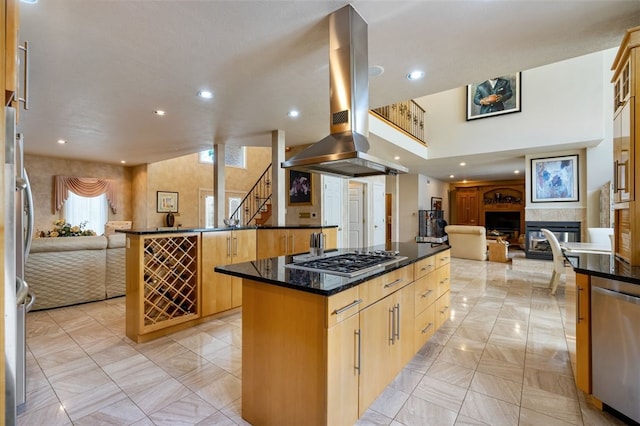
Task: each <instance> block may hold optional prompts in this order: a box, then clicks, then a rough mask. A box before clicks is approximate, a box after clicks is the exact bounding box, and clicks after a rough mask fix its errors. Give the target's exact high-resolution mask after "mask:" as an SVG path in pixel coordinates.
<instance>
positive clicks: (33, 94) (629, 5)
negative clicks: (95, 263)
mask: <svg viewBox="0 0 640 426" xmlns="http://www.w3.org/2000/svg"><path fill="white" fill-rule="evenodd" d="M347 3H348V2H345V1H331V0H318V1H314V0H310V1H268V0H263V1H220V0H209V1H207V0H201V1H186V0H183V1H149V0H137V1H133V0H130V1H112V0H55V1H53V0H51V1H48V0H40V1H39V3H37V4H35V5H29V4H24V3H21V4H20V15H21V16H20V20H21V28H20V32H21V36H20V39H21V40H28V41H29V47H30V51H31V53H30V55H31V56H30V68H31V69H30V73H31V74H30V79H29V82H30V84H29V86H30V87H29V89H30V98H31V105H30V107H31V109H30V110H29V111H26V112H22V113H21V123H20V125H19V131H21V132H22V133H24V135H25V141H26V142H25V144H26V152H27V153H32V154H40V155H46V156H52V157H64V158H74V159H82V160H92V161H99V162H106V163H118V164H119V163H120V161H121V160H126V162H127V164H128V165H135V164H140V163H148V162H154V161H159V160H163V159H167V158H171V157H175V156H178V155H184V154H188V153H193V152H196V151H199V150H202V149H206V148H209V147H210V146H211V145H212V143H214V142H215V143H228V144H238V145H259V146H269V145H270V143H271V136H270V134H271V131H272V130H274V129H281V130H284V132H285V135H286V141H287V144H288V145H300V144H306V143H311V142H315V141H317V140H319V139H321V138H322V137H324V136H326V135H327V133H328V132H329V93H328V92H329V75H328V64H327V62H328V15H329V14H330V13H331V12H333V11H335V10H337V9H339V8H340V7H342V6H344V5H345V4H347ZM351 4H352V5H353V6H354V7H355V8H356V10H357V11H358V12H359V13H360V14H361V15H362V17H363V18H364V19H365V20H366V21H367V22H368V24H369V65H370V66H374V65H379V66H382V67H384V74H383V75H381V76H379V77H375V78H371V79H370V105H371V107H377V106H381V105H386V104H390V103H393V102H396V101H400V100H406V99H414V98H418V97H421V96H424V95H428V94H433V93H437V92H440V91H443V90H448V89H452V88H456V87H461V86H464V85H466V84H467V83H469V82H473V81H481V80H484V79H485V78H486V77H487V76H491V75H501V74H506V73H510V72H514V71H520V70H526V69H530V68H534V67H538V66H541V65H545V64H549V63H553V62H557V61H560V60H564V59H567V58H572V57H576V56H581V55H584V54H588V53H592V52H596V51H600V50H604V49H608V48H612V47H615V46H617V45H618V44H619V43H620V40H621V37H622V35H623V33H624V31H625V30H626V29H627V28H630V27H633V26H636V25H639V24H640V1H637V0H634V1H618V0H604V1H598V0H591V1H566V0H555V1H542V0H538V1H515V0H514V1H508V0H507V1H494V0H474V1H353V2H351ZM414 69H423V70H425V71H426V73H427V78H425V79H424V80H422V81H420V82H410V81H408V80H407V79H406V78H405V75H406V74H407V73H408V72H409V71H411V70H414ZM203 88H208V89H210V90H212V91H213V92H214V99H212V100H208V101H205V100H202V99H199V98H197V96H196V93H197V92H198V91H199V90H201V89H203ZM292 108H295V109H298V110H299V111H300V113H301V115H300V117H298V118H296V119H291V118H289V117H287V111H289V110H290V109H292ZM156 109H162V110H165V111H166V116H164V117H158V116H155V115H154V114H153V111H154V110H156ZM58 139H66V140H67V141H68V143H67V144H66V145H59V144H57V143H56V141H57V140H58ZM376 143H377V142H376ZM390 155H391V154H390ZM523 155H524V152H511V153H495V154H493V155H492V156H491V158H490V159H489V158H488V157H486V156H485V157H486V158H484V159H483V158H482V156H480V157H479V158H478V160H479V161H484V164H488V162H489V161H490V164H491V165H492V167H481V169H480V170H482V169H484V170H485V171H486V170H487V169H492V170H493V171H494V172H495V171H499V170H500V168H499V167H498V166H497V163H498V162H497V159H501V160H502V161H501V163H503V164H504V168H505V170H506V171H507V173H509V174H510V175H507V176H509V177H513V173H512V171H513V170H514V167H513V164H516V163H520V164H522V166H521V167H524V157H523ZM405 161H406V163H407V165H408V166H409V167H410V169H411V172H420V171H421V170H422V171H423V172H424V173H425V174H427V175H429V176H431V177H435V178H441V179H447V176H448V174H449V172H448V171H447V170H451V164H457V161H456V159H439V160H428V161H424V160H419V159H415V158H414V159H407V160H405ZM514 162H515V163H514ZM427 170H428V171H427ZM480 170H479V171H478V172H477V173H480ZM475 173H476V172H475V171H473V170H471V169H469V170H467V177H468V179H475V178H480V179H494V178H498V177H504V176H498V175H497V174H495V173H494V174H492V175H486V176H480V175H477V176H476V174H475Z"/></svg>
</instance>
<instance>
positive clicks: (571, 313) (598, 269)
mask: <svg viewBox="0 0 640 426" xmlns="http://www.w3.org/2000/svg"><path fill="white" fill-rule="evenodd" d="M565 257H566V258H567V260H569V262H570V263H571V265H572V266H571V267H572V268H573V270H574V271H575V283H574V282H572V281H571V280H570V279H569V275H567V278H568V279H567V285H566V297H567V300H566V308H567V314H566V318H565V321H566V324H565V331H566V333H567V344H568V347H569V352H570V356H571V362H572V367H573V370H574V376H575V379H576V385H577V387H578V389H580V390H582V391H583V392H585V394H587V395H589V396H590V397H591V396H592V397H591V400H592V402H593V403H594V404H595V405H596V406H598V407H599V408H601V409H602V408H603V406H602V404H603V403H604V404H606V405H607V406H608V407H611V408H613V409H614V410H616V411H618V412H620V413H622V414H623V415H625V416H627V417H630V418H631V419H633V420H635V421H636V422H640V406H639V405H638V395H640V266H631V265H629V264H628V263H626V262H624V261H622V260H620V259H618V258H616V257H615V256H613V255H610V254H591V253H583V254H574V253H569V252H566V253H565Z"/></svg>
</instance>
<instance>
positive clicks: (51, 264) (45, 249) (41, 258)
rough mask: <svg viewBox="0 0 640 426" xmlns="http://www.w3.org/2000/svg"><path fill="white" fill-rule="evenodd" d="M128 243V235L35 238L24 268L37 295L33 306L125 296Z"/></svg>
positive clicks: (48, 305) (63, 304)
mask: <svg viewBox="0 0 640 426" xmlns="http://www.w3.org/2000/svg"><path fill="white" fill-rule="evenodd" d="M125 242H126V235H125V234H113V235H110V236H108V237H105V236H95V237H65V238H36V239H34V240H33V241H32V244H31V252H30V254H29V257H28V259H27V262H26V264H25V271H24V275H25V281H26V282H27V284H28V285H29V287H30V288H31V290H32V291H33V293H34V294H35V296H36V301H35V303H34V306H33V308H32V309H33V310H39V309H50V308H58V307H62V306H68V305H75V304H78V303H85V302H93V301H96V300H104V299H107V298H111V297H116V296H122V295H124V294H125V292H126V286H125Z"/></svg>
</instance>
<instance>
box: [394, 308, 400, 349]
mask: <svg viewBox="0 0 640 426" xmlns="http://www.w3.org/2000/svg"><path fill="white" fill-rule="evenodd" d="M395 310H396V340H400V304H399V303H398V304H397V305H396V307H395Z"/></svg>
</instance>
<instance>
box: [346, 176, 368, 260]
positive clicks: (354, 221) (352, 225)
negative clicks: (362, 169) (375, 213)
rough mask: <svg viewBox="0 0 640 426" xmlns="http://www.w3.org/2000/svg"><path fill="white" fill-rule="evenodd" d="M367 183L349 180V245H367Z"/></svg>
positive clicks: (352, 246) (360, 246)
mask: <svg viewBox="0 0 640 426" xmlns="http://www.w3.org/2000/svg"><path fill="white" fill-rule="evenodd" d="M365 189H366V184H364V183H361V182H349V233H348V234H349V247H350V248H353V249H357V248H362V247H364V246H365V229H366V228H365V218H366V203H365Z"/></svg>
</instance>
